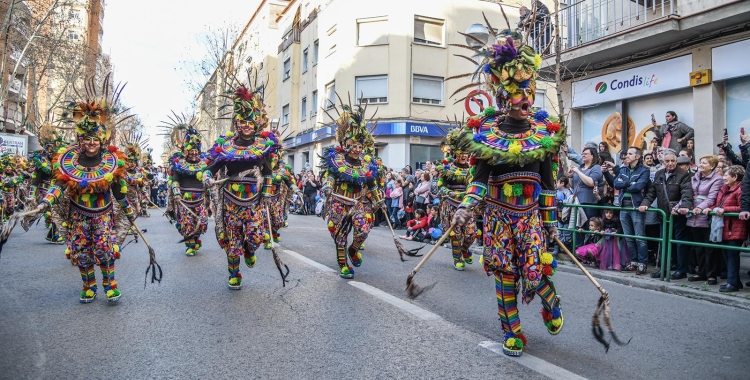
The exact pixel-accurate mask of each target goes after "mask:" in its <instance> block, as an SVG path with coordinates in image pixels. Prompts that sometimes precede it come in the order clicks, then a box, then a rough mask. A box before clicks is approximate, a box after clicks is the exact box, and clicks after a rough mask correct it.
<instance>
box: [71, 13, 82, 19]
mask: <svg viewBox="0 0 750 380" xmlns="http://www.w3.org/2000/svg"><path fill="white" fill-rule="evenodd" d="M69 16H70V18H71V19H72V20H80V19H81V14H80V13H78V11H70V13H69Z"/></svg>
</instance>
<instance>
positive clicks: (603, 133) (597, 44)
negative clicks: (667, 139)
mask: <svg viewBox="0 0 750 380" xmlns="http://www.w3.org/2000/svg"><path fill="white" fill-rule="evenodd" d="M569 4H570V2H569ZM560 19H561V28H560V31H561V33H562V38H563V40H562V49H561V52H560V58H561V61H562V65H561V66H562V67H563V68H564V70H563V72H564V78H563V79H564V81H563V85H562V88H561V90H562V91H563V94H564V95H563V102H564V104H565V108H566V109H567V110H570V112H569V117H568V125H570V126H571V127H572V128H571V129H570V133H571V144H572V146H574V147H576V148H580V147H581V146H582V145H583V144H585V143H586V142H588V141H595V142H598V141H607V142H608V143H610V146H611V151H612V153H613V154H614V153H616V152H618V151H620V150H621V149H624V148H626V147H627V146H631V145H636V146H639V147H641V148H651V147H653V145H654V144H655V141H654V140H653V138H654V133H653V128H652V121H651V119H652V115H653V118H654V119H655V120H656V121H657V122H658V123H659V124H663V123H665V114H666V112H667V111H674V112H676V113H677V115H678V118H679V120H680V121H683V122H685V123H686V124H688V125H689V126H691V127H693V128H695V157H701V156H702V155H706V154H715V153H716V145H717V144H718V143H720V142H721V141H722V138H723V134H724V131H725V130H726V131H727V133H728V135H729V141H730V143H732V144H733V145H734V146H735V148H736V147H737V146H738V145H739V143H740V141H739V134H740V130H741V129H743V128H750V65H747V62H748V59H750V32H748V27H749V26H750V2H747V1H727V0H702V1H699V0H682V1H677V0H646V1H644V0H583V1H578V2H574V3H572V4H570V5H564V4H563V5H562V7H561V11H560ZM546 58H547V59H545V65H546V71H547V74H549V73H550V72H551V71H553V69H554V67H555V66H554V59H553V58H554V57H552V56H548V57H546ZM566 113H568V112H566ZM624 125H627V127H623V126H624Z"/></svg>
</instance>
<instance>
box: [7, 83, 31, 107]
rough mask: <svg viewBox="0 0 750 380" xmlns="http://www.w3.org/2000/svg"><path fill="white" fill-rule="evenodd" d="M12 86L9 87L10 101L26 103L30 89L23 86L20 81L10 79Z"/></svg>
mask: <svg viewBox="0 0 750 380" xmlns="http://www.w3.org/2000/svg"><path fill="white" fill-rule="evenodd" d="M9 80H10V85H9V86H8V99H9V100H12V101H20V102H25V101H26V95H27V93H28V89H27V88H26V86H24V85H23V83H22V82H21V80H20V79H9Z"/></svg>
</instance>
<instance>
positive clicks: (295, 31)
mask: <svg viewBox="0 0 750 380" xmlns="http://www.w3.org/2000/svg"><path fill="white" fill-rule="evenodd" d="M301 34H302V31H301V30H300V28H299V25H298V24H295V25H294V26H293V27H292V29H291V30H290V31H289V32H287V33H286V34H285V39H284V41H282V42H281V44H280V45H279V52H278V54H281V52H283V51H284V50H286V49H287V48H289V46H291V45H292V44H293V43H297V44H298V43H299V39H300V35H301Z"/></svg>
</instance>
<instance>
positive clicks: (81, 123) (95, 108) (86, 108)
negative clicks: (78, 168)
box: [62, 74, 135, 145]
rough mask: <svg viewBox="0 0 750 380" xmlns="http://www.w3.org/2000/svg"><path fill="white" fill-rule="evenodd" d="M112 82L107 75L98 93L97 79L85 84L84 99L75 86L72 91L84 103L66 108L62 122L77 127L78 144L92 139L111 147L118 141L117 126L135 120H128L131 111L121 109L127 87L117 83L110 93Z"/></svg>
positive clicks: (74, 103)
mask: <svg viewBox="0 0 750 380" xmlns="http://www.w3.org/2000/svg"><path fill="white" fill-rule="evenodd" d="M110 78H111V74H107V76H106V77H105V78H104V82H103V83H102V87H101V90H99V91H97V88H96V83H95V79H94V77H91V78H88V79H87V80H86V82H85V87H86V91H85V96H81V95H80V94H79V93H78V90H77V89H75V86H74V88H73V89H74V90H75V92H76V94H77V95H78V96H79V98H81V99H82V100H81V101H78V102H70V103H68V104H67V105H66V106H65V107H63V113H62V118H63V121H65V122H72V123H74V124H75V130H76V135H77V137H78V139H79V140H80V139H83V138H89V137H93V138H97V139H99V140H100V141H101V142H102V145H108V144H109V143H110V142H112V141H113V140H115V134H116V133H115V130H116V128H117V125H118V124H120V123H121V122H123V121H125V120H127V119H129V118H131V117H133V116H135V115H134V114H133V115H128V116H125V113H126V112H127V111H128V110H127V109H122V108H121V107H120V102H119V99H120V94H121V93H122V90H123V89H125V84H121V83H118V84H117V86H115V87H114V89H113V90H111V91H110V85H111V83H110Z"/></svg>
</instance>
